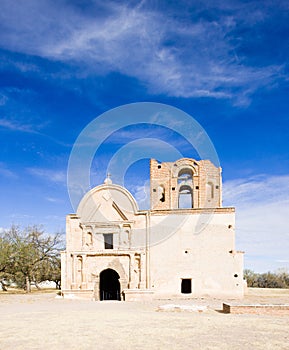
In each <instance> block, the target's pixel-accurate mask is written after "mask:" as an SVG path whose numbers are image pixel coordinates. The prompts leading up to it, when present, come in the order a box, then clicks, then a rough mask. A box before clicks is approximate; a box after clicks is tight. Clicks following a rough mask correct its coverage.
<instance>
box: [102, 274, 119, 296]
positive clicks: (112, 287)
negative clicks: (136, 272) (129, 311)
mask: <svg viewBox="0 0 289 350" xmlns="http://www.w3.org/2000/svg"><path fill="white" fill-rule="evenodd" d="M99 277H100V281H99V300H120V283H119V274H118V273H117V272H116V271H114V270H112V269H106V270H103V271H102V272H101V273H100V275H99Z"/></svg>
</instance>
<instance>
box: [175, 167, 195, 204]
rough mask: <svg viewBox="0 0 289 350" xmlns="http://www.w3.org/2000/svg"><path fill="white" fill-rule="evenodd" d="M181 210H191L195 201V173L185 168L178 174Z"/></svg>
mask: <svg viewBox="0 0 289 350" xmlns="http://www.w3.org/2000/svg"><path fill="white" fill-rule="evenodd" d="M178 188H179V198H178V207H179V209H190V208H193V206H194V201H193V172H192V170H191V169H189V168H183V169H181V170H180V171H179V174H178Z"/></svg>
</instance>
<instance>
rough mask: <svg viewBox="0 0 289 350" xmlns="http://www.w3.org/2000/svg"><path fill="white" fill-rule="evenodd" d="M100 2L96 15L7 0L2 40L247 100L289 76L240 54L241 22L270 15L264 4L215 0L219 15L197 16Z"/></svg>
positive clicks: (93, 67) (158, 87) (153, 83)
mask: <svg viewBox="0 0 289 350" xmlns="http://www.w3.org/2000/svg"><path fill="white" fill-rule="evenodd" d="M8 3H9V5H8ZM96 4H97V6H98V12H97V11H95V12H94V16H91V15H88V14H87V13H85V12H82V11H76V10H75V9H74V8H73V7H72V6H69V5H64V4H63V3H62V4H59V6H60V7H58V6H57V7H56V6H55V4H54V3H53V2H52V1H49V0H46V1H41V2H39V1H30V2H29V4H26V3H25V6H21V4H20V3H19V2H17V4H15V3H13V5H11V2H10V1H7V0H6V1H2V5H1V6H2V15H0V18H1V21H2V26H3V27H4V30H3V31H2V35H1V36H0V37H1V41H2V45H3V46H4V47H6V48H9V49H11V50H15V51H20V52H24V53H28V54H32V55H38V56H41V57H45V58H49V59H52V60H60V61H65V62H68V63H71V62H74V63H76V64H79V65H81V66H82V67H84V66H85V67H86V68H85V69H86V70H87V72H88V73H91V72H94V73H97V74H107V73H109V72H115V71H117V72H120V73H122V74H125V75H128V76H132V77H136V78H137V79H139V80H140V81H142V82H143V83H144V84H145V85H146V86H147V88H148V90H149V91H150V92H151V93H155V94H159V93H161V94H163V93H165V94H167V95H170V96H176V97H213V98H217V99H219V98H221V99H224V98H225V99H228V98H229V99H234V101H235V103H237V104H243V105H246V104H248V103H249V100H250V95H251V94H252V93H254V91H256V90H257V89H258V88H260V87H264V86H267V87H270V86H273V85H274V84H275V83H276V80H278V79H283V78H284V77H285V73H284V71H285V70H284V67H283V65H278V64H267V65H264V66H261V65H259V66H251V65H250V64H248V62H247V60H246V57H244V56H241V55H240V54H239V55H237V53H236V52H237V49H238V46H239V45H240V41H241V40H242V38H241V37H240V34H239V36H237V37H236V38H235V36H234V34H233V33H234V31H236V29H238V26H239V25H240V23H241V24H242V25H243V26H244V25H247V24H248V23H249V22H251V23H252V22H255V23H257V22H262V21H265V20H266V18H267V13H268V9H266V11H267V12H266V11H265V10H264V9H262V8H261V7H260V6H259V7H258V6H257V5H256V4H255V5H254V6H253V5H250V6H249V5H248V6H247V7H244V6H243V5H242V3H241V2H240V3H239V2H236V4H234V6H227V5H225V4H224V3H223V2H217V3H215V4H213V3H210V2H208V3H207V5H206V6H208V7H209V8H211V10H212V9H214V8H217V9H218V11H219V14H220V15H219V17H218V19H217V20H215V21H211V20H209V19H205V18H202V19H195V20H192V21H190V22H188V21H185V20H181V19H178V18H177V17H176V16H175V17H174V16H172V15H170V13H169V11H168V12H166V11H159V10H158V9H157V8H150V7H149V6H147V5H146V3H145V2H142V3H141V4H140V5H139V6H137V7H129V5H128V4H122V3H117V2H112V1H108V2H106V3H105V4H104V3H103V2H102V3H100V2H96ZM22 5H23V4H22ZM200 6H201V5H200ZM206 6H205V4H204V6H203V7H202V6H201V8H200V9H199V10H204V9H205V8H206ZM280 6H281V5H280ZM248 7H250V8H251V10H252V11H251V12H250V9H248ZM196 11H197V10H196ZM44 13H45V16H44ZM63 13H65V17H64V16H63ZM31 23H33V25H31ZM16 24H17V25H16Z"/></svg>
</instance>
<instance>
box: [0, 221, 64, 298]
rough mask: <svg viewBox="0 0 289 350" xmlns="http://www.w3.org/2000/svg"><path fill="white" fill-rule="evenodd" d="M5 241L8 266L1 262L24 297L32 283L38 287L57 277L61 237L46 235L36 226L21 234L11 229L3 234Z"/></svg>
mask: <svg viewBox="0 0 289 350" xmlns="http://www.w3.org/2000/svg"><path fill="white" fill-rule="evenodd" d="M4 237H5V242H7V244H8V247H9V252H10V256H9V259H8V260H9V262H7V261H6V260H4V259H3V266H4V265H5V266H6V267H5V271H6V273H8V274H9V275H10V276H13V280H14V281H15V282H16V283H17V284H18V285H19V287H22V288H24V289H25V290H26V292H27V293H29V292H30V291H31V282H35V283H36V285H37V283H39V282H41V281H43V280H46V279H50V278H52V277H55V276H56V275H59V276H60V257H59V251H60V250H61V249H62V235H61V234H60V233H56V234H54V235H48V234H46V233H45V232H44V230H43V229H42V228H41V227H39V226H29V227H27V228H26V229H24V230H21V229H20V228H19V227H18V226H14V225H13V226H12V227H11V228H10V230H8V231H6V232H5V234H4ZM3 249H4V245H3ZM7 249H8V248H7ZM4 251H5V249H4ZM0 255H2V254H1V251H0ZM6 255H7V254H6ZM5 261H6V263H5ZM59 280H60V278H59ZM59 283H60V282H59Z"/></svg>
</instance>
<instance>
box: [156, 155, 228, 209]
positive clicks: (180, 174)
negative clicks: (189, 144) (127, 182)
mask: <svg viewBox="0 0 289 350" xmlns="http://www.w3.org/2000/svg"><path fill="white" fill-rule="evenodd" d="M221 171H222V170H221V168H217V167H215V166H214V164H212V163H211V161H209V160H200V161H196V160H194V159H190V158H182V159H179V160H177V161H176V162H162V163H160V162H158V161H157V160H155V159H151V161H150V198H151V209H152V210H171V209H200V208H219V207H221V206H222V198H221V197H222V196H221V190H222V189H221V186H222V183H221V182H222V179H221Z"/></svg>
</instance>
